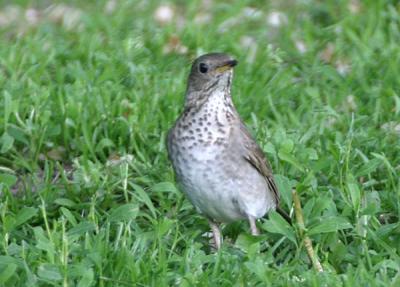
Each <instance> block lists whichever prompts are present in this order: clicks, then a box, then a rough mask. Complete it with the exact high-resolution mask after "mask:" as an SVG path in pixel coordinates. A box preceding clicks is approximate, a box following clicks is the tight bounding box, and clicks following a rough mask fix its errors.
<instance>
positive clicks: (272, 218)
mask: <svg viewBox="0 0 400 287" xmlns="http://www.w3.org/2000/svg"><path fill="white" fill-rule="evenodd" d="M263 227H264V229H265V230H267V231H268V232H271V233H278V234H282V235H284V236H286V238H287V239H289V240H290V241H292V242H293V243H294V244H296V245H297V241H296V236H295V233H294V230H293V228H292V227H291V226H290V225H289V223H287V222H286V220H285V219H283V218H282V217H281V216H280V215H279V214H278V213H277V212H275V211H274V212H270V213H269V218H268V220H267V221H265V222H264V223H263Z"/></svg>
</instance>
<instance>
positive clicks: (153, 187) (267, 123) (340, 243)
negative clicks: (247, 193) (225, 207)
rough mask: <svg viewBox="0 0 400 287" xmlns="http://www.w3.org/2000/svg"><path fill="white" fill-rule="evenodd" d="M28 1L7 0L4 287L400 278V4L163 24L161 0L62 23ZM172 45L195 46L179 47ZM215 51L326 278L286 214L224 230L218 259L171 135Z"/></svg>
mask: <svg viewBox="0 0 400 287" xmlns="http://www.w3.org/2000/svg"><path fill="white" fill-rule="evenodd" d="M279 2H284V3H286V4H279ZM15 3H17V4H14V5H16V6H12V7H11V6H9V5H10V4H7V3H4V2H2V3H1V4H0V20H2V19H5V18H4V17H6V18H7V19H8V20H7V19H6V20H7V21H8V22H7V24H3V25H0V94H1V98H0V192H1V197H0V234H1V236H0V240H1V242H0V286H171V285H173V286H298V285H300V284H301V285H302V286H399V284H400V275H399V274H400V254H399V250H400V240H399V238H400V225H399V217H400V179H399V172H400V131H399V129H400V89H399V87H400V70H399V67H400V46H399V43H400V5H399V4H398V3H397V1H383V0H369V1H362V3H361V4H360V3H358V2H357V1H351V3H356V4H357V3H358V4H359V6H358V8H359V11H358V12H356V13H354V12H351V9H349V4H350V1H287V2H286V1H268V2H265V3H266V4H265V3H264V2H262V3H263V5H262V4H260V3H261V2H259V1H250V0H248V1H237V2H234V1H231V2H229V3H226V4H223V3H220V2H217V1H215V2H211V3H212V4H211V5H210V6H206V5H204V4H202V1H194V2H190V3H191V4H188V3H189V1H188V2H186V1H176V3H172V4H171V5H172V6H173V7H175V9H176V10H175V18H174V20H173V21H172V22H169V23H166V24H164V25H161V24H160V23H158V22H157V21H155V20H154V17H153V15H154V11H155V10H156V9H157V7H158V5H159V4H158V3H157V2H155V1H154V2H151V1H150V2H147V1H133V0H131V1H118V2H117V5H116V7H115V10H114V11H112V12H111V13H106V12H105V10H104V7H105V6H106V2H104V1H82V2H81V1H70V2H68V3H69V4H68V7H69V10H68V9H67V11H64V13H67V15H66V16H65V18H64V19H62V18H60V16H59V17H58V18H57V17H55V16H54V7H53V8H47V7H48V5H49V4H48V1H15ZM264 4H265V5H264ZM10 7H11V8H10ZM28 7H33V8H36V9H38V11H41V12H40V13H39V20H38V22H37V23H36V24H32V23H30V22H29V21H27V20H24V17H25V16H24V15H25V14H24V13H25V10H26V9H27V8H28ZM246 7H247V8H246ZM249 7H251V8H252V9H253V10H249V9H248V8H249ZM354 7H356V8H357V5H356V6H354V5H353V8H354ZM10 9H11V10H12V9H13V11H14V12H12V11H11V10H10ZM52 9H53V10H52ZM74 9H75V10H74ZM10 11H11V12H10ZM16 11H17V12H16ZM18 11H19V12H18ZM51 11H53V12H51ZM77 11H78V12H77ZM272 11H281V12H282V13H283V15H285V17H286V20H283V23H282V25H280V26H279V27H273V26H271V25H270V24H268V21H267V18H268V15H269V14H270V13H271V12H272ZM12 13H14V14H15V13H17V14H15V15H17V16H16V17H15V19H14V20H13V19H12V17H11V16H12V15H13V14H12ZM18 13H19V14H18ZM51 13H53V18H52V17H51V16H50V15H51ZM71 13H77V15H78V17H77V19H78V20H77V22H73V21H72V20H73V17H72V16H71ZM248 14H250V15H251V16H246V15H248ZM199 15H203V16H204V15H209V16H210V17H211V18H210V20H208V21H207V22H206V23H203V24H199V23H197V22H196V21H195V19H196V16H197V19H198V18H199ZM55 18H57V19H55ZM10 19H11V20H10ZM71 19H72V20H71ZM71 21H72V22H71ZM0 23H1V21H0ZM173 37H177V38H178V39H180V41H181V43H182V45H183V46H185V47H187V53H186V54H179V53H176V52H170V53H165V49H166V45H167V44H168V42H170V41H171V38H173ZM246 39H247V40H246ZM249 39H250V40H249ZM246 41H247V42H250V44H251V45H245V44H246V43H245V42H246ZM299 41H301V43H302V44H303V45H304V46H305V47H306V51H305V52H304V53H301V52H300V51H299V50H298V49H297V48H296V42H297V43H298V45H299V43H300V42H299ZM212 51H223V52H227V53H230V54H232V55H234V56H235V57H236V58H237V59H238V60H239V63H240V64H239V65H238V67H237V69H236V71H235V78H234V87H233V97H234V102H235V104H236V106H237V108H238V110H239V112H240V114H241V115H242V118H243V119H244V120H245V122H246V123H247V125H248V126H249V127H250V129H251V130H252V132H253V133H254V135H255V136H256V137H257V140H258V142H259V143H260V144H261V146H262V148H263V149H264V151H265V153H266V154H267V156H268V158H269V159H270V161H271V165H272V167H273V170H274V173H275V175H276V178H277V181H278V185H279V187H280V190H281V194H282V203H281V205H282V207H283V208H284V209H286V210H287V211H291V212H293V210H292V198H291V189H292V188H296V190H297V192H298V193H299V195H300V197H301V202H302V206H303V212H304V217H305V225H306V233H307V234H308V235H309V237H310V238H311V239H312V241H313V244H314V248H315V251H316V253H317V254H318V257H319V259H320V261H321V263H322V265H323V267H324V269H325V272H323V273H320V274H318V273H317V272H315V271H314V270H313V269H312V267H311V264H310V261H309V259H308V257H307V253H306V251H305V248H304V244H303V241H302V238H301V237H300V235H299V227H298V226H297V225H296V224H295V225H294V226H293V227H291V226H289V225H287V224H286V223H285V222H284V221H283V220H282V218H280V217H279V216H278V215H276V214H274V213H273V214H271V215H270V217H269V219H262V220H261V221H260V222H259V226H260V227H261V229H262V234H263V235H262V236H260V237H259V238H254V237H251V236H250V235H248V234H249V228H248V225H247V223H246V222H238V223H234V224H230V225H227V226H225V227H224V229H223V233H224V236H225V239H226V240H225V244H224V246H223V248H222V250H221V251H220V252H218V253H214V252H212V250H210V248H209V244H208V241H209V239H208V238H207V237H206V236H205V233H207V232H208V231H209V228H208V226H207V222H206V221H205V220H204V219H203V218H202V217H201V216H200V215H198V214H197V213H196V211H195V210H194V208H193V207H192V206H191V205H190V203H189V202H188V201H187V200H186V199H185V198H184V196H183V195H182V194H181V193H180V191H179V190H178V189H177V187H175V183H174V175H173V171H172V168H171V165H170V164H169V162H168V160H167V155H166V149H165V145H164V141H165V135H166V132H167V130H168V129H169V127H170V126H171V125H172V124H173V122H174V120H175V119H176V117H177V116H178V114H179V113H180V111H181V110H182V104H183V96H184V92H185V84H186V76H187V74H188V71H189V67H190V63H191V61H192V59H194V58H195V57H196V56H198V55H200V54H201V53H205V52H212Z"/></svg>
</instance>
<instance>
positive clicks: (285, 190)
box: [274, 174, 293, 208]
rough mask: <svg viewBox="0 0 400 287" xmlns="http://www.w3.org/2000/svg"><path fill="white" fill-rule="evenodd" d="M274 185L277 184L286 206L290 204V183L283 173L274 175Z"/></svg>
mask: <svg viewBox="0 0 400 287" xmlns="http://www.w3.org/2000/svg"><path fill="white" fill-rule="evenodd" d="M274 178H275V181H276V185H277V186H278V190H279V194H280V196H281V198H282V199H283V201H284V202H285V204H286V206H287V207H289V208H290V207H291V206H292V187H293V186H292V184H291V182H290V180H289V179H288V178H287V177H286V176H283V175H280V174H277V175H275V176H274Z"/></svg>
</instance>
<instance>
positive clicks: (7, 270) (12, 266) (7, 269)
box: [0, 263, 17, 284]
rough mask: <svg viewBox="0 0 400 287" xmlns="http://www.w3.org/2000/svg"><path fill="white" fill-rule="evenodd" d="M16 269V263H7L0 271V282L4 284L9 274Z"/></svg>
mask: <svg viewBox="0 0 400 287" xmlns="http://www.w3.org/2000/svg"><path fill="white" fill-rule="evenodd" d="M16 270H17V265H16V264H13V263H11V264H8V265H6V267H5V268H4V269H3V270H2V271H1V272H0V284H5V283H6V282H7V281H8V279H10V278H11V276H13V275H14V273H15V271H16Z"/></svg>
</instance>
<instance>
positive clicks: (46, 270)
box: [38, 263, 63, 281]
mask: <svg viewBox="0 0 400 287" xmlns="http://www.w3.org/2000/svg"><path fill="white" fill-rule="evenodd" d="M38 276H39V277H40V278H41V279H44V280H49V281H60V280H62V278H63V277H62V275H61V273H60V270H59V268H58V267H57V266H55V265H52V264H46V263H45V264H41V265H40V266H39V268H38Z"/></svg>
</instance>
